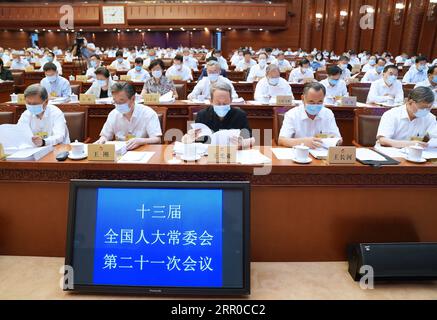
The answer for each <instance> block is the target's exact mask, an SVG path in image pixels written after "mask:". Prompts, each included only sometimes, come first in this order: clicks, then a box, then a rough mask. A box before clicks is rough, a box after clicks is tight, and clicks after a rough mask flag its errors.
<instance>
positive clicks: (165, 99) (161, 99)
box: [159, 91, 176, 103]
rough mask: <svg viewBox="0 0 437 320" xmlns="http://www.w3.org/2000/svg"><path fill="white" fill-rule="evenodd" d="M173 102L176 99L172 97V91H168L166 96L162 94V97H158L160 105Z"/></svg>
mask: <svg viewBox="0 0 437 320" xmlns="http://www.w3.org/2000/svg"><path fill="white" fill-rule="evenodd" d="M174 101H176V99H175V98H174V97H173V92H172V91H169V92H167V93H166V94H163V95H162V96H160V97H159V102H160V103H169V102H174Z"/></svg>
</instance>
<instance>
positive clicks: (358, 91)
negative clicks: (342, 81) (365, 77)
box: [348, 83, 371, 103]
mask: <svg viewBox="0 0 437 320" xmlns="http://www.w3.org/2000/svg"><path fill="white" fill-rule="evenodd" d="M370 86H371V83H351V84H349V90H348V91H349V94H350V96H351V97H357V101H358V102H361V103H366V102H367V96H368V95H369V91H370Z"/></svg>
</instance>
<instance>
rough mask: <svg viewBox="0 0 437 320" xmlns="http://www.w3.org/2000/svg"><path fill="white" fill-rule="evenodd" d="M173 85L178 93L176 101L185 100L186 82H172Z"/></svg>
mask: <svg viewBox="0 0 437 320" xmlns="http://www.w3.org/2000/svg"><path fill="white" fill-rule="evenodd" d="M173 83H174V85H175V88H176V92H177V93H178V100H187V91H188V89H187V82H186V81H181V80H173Z"/></svg>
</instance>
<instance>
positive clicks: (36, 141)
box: [32, 136, 43, 147]
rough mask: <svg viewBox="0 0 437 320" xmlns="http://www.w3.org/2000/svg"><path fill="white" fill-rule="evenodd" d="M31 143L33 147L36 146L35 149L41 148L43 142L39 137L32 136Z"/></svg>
mask: <svg viewBox="0 0 437 320" xmlns="http://www.w3.org/2000/svg"><path fill="white" fill-rule="evenodd" d="M32 142H33V144H34V145H36V146H37V147H42V145H43V141H42V138H41V137H39V136H33V137H32Z"/></svg>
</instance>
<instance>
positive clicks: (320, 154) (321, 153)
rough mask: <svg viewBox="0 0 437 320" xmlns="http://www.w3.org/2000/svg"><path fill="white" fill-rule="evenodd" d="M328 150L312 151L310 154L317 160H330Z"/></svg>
mask: <svg viewBox="0 0 437 320" xmlns="http://www.w3.org/2000/svg"><path fill="white" fill-rule="evenodd" d="M328 153H329V151H328V149H323V148H320V149H311V150H310V154H311V155H312V156H313V157H314V158H316V159H327V158H328Z"/></svg>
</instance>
